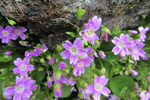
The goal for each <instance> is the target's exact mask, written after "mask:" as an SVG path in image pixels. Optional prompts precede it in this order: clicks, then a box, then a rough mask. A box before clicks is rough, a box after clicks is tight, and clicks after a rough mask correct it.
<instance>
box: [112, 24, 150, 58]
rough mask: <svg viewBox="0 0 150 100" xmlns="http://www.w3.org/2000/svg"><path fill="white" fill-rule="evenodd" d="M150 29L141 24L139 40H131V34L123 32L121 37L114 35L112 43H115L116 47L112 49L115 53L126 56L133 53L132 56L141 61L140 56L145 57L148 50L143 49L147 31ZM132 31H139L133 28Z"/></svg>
mask: <svg viewBox="0 0 150 100" xmlns="http://www.w3.org/2000/svg"><path fill="white" fill-rule="evenodd" d="M148 30H149V28H148V27H146V28H145V29H144V28H143V27H142V26H141V27H139V31H140V37H139V38H140V39H139V40H129V35H128V34H126V35H125V34H124V33H122V34H121V35H120V37H119V38H118V37H114V39H113V40H112V43H113V44H115V47H114V48H113V49H112V52H114V54H115V55H118V54H119V55H120V56H121V57H125V56H126V55H132V58H133V59H134V60H135V61H139V60H140V58H139V57H142V58H145V57H146V56H145V54H146V52H145V51H144V50H142V48H143V47H144V45H145V44H144V43H143V42H144V41H145V38H146V34H145V33H146V32H147V31H148ZM131 33H132V34H133V33H134V34H137V33H138V32H137V31H134V30H132V31H131Z"/></svg>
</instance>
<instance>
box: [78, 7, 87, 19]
mask: <svg viewBox="0 0 150 100" xmlns="http://www.w3.org/2000/svg"><path fill="white" fill-rule="evenodd" d="M85 12H86V11H85V10H84V9H81V8H79V9H77V17H78V18H79V19H80V18H81V17H82V16H83V15H84V14H85Z"/></svg>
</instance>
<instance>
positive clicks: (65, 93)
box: [61, 84, 72, 98]
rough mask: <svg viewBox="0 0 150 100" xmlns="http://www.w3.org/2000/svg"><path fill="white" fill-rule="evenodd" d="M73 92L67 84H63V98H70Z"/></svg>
mask: <svg viewBox="0 0 150 100" xmlns="http://www.w3.org/2000/svg"><path fill="white" fill-rule="evenodd" d="M71 92H72V90H71V86H70V85H69V86H68V85H66V84H62V95H61V98H66V97H69V96H70V94H71Z"/></svg>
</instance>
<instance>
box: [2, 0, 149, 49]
mask: <svg viewBox="0 0 150 100" xmlns="http://www.w3.org/2000/svg"><path fill="white" fill-rule="evenodd" d="M77 8H83V9H85V10H86V14H85V15H84V16H82V18H81V20H80V22H81V23H80V25H79V26H82V25H83V23H86V22H88V19H89V18H92V17H93V16H94V15H97V16H98V17H101V18H102V24H103V25H105V26H107V27H108V28H110V29H111V30H112V29H113V28H114V27H115V26H116V27H118V28H120V29H127V28H136V27H138V26H139V23H140V22H141V19H142V18H141V17H142V15H146V16H147V17H149V16H150V0H0V13H1V15H2V16H6V17H8V18H10V19H13V20H14V21H16V22H22V23H24V22H25V23H27V27H28V30H29V33H30V34H35V35H38V36H40V37H41V42H45V43H47V45H48V47H49V48H52V47H53V46H55V44H59V43H61V42H62V41H63V40H65V39H67V38H69V36H68V35H66V33H65V32H66V31H75V28H76V26H75V21H76V10H77ZM97 33H98V34H100V31H99V32H97Z"/></svg>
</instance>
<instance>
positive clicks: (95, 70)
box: [92, 69, 102, 76]
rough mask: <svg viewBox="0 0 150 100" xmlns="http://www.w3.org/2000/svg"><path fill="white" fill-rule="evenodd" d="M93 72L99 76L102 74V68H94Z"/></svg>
mask: <svg viewBox="0 0 150 100" xmlns="http://www.w3.org/2000/svg"><path fill="white" fill-rule="evenodd" d="M92 72H93V73H94V74H96V75H97V76H102V73H101V70H99V69H93V70H92Z"/></svg>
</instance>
